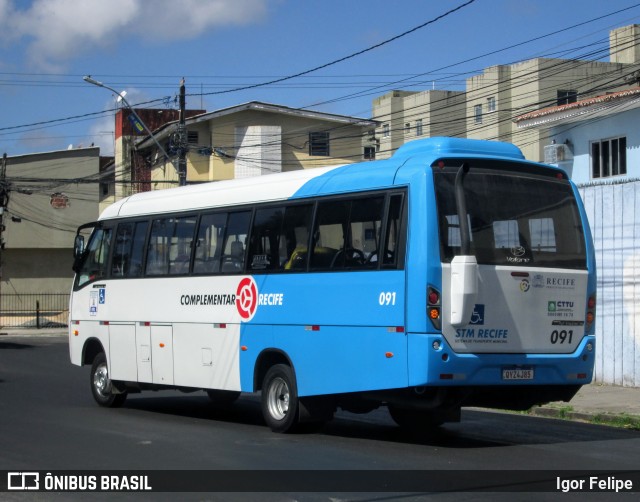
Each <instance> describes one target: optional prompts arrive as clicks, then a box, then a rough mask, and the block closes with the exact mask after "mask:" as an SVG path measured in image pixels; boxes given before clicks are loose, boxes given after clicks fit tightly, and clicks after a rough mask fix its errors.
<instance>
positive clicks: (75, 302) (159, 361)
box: [69, 138, 596, 432]
mask: <svg viewBox="0 0 640 502" xmlns="http://www.w3.org/2000/svg"><path fill="white" fill-rule="evenodd" d="M89 231H91V233H90V236H89V237H88V240H87V242H86V245H85V239H84V233H85V232H87V233H88V232H89ZM74 252H75V255H76V260H75V264H74V270H75V272H76V276H75V280H74V284H73V293H72V296H71V305H70V320H69V346H70V357H71V362H72V363H73V364H75V365H91V374H90V383H91V390H92V393H93V397H94V398H95V400H96V401H97V402H98V404H100V405H102V406H108V407H109V406H118V405H121V404H122V403H123V402H124V400H125V398H126V396H127V394H128V393H132V392H140V391H143V390H158V389H163V388H173V389H180V390H185V391H190V390H204V391H206V392H207V393H208V394H209V396H210V397H211V399H213V400H214V401H218V402H219V403H230V402H232V401H234V400H235V399H236V398H238V396H239V395H240V393H243V392H245V393H254V392H258V391H261V401H262V412H263V415H264V419H265V421H266V423H267V425H268V426H269V427H270V428H271V429H272V430H273V431H276V432H286V431H290V430H292V429H294V428H296V427H297V426H298V425H299V424H303V423H322V422H324V421H327V420H329V419H331V418H332V416H333V413H334V411H335V410H336V409H337V408H342V409H345V410H348V411H354V412H367V411H371V410H373V409H375V408H377V407H379V406H387V407H388V408H389V411H390V413H391V416H392V418H393V419H394V420H395V421H396V422H397V423H398V424H399V425H401V426H405V427H409V428H413V429H417V430H428V429H429V428H432V427H434V426H437V425H440V424H442V423H444V422H450V421H458V420H459V419H460V409H461V407H464V406H483V407H494V408H502V409H512V410H523V409H527V408H529V407H531V406H532V405H535V404H541V403H546V402H549V401H557V400H564V401H568V400H570V399H571V398H572V397H573V396H574V395H575V393H576V392H577V391H578V389H579V388H580V386H582V385H583V384H586V383H589V382H590V381H591V378H592V374H593V365H594V351H595V338H594V321H595V294H596V275H595V258H594V251H593V246H592V242H591V235H590V230H589V226H588V223H587V219H586V216H585V212H584V209H583V206H582V203H581V201H580V198H579V195H578V192H577V190H576V188H575V186H574V185H573V183H572V182H571V181H570V180H569V179H568V177H567V175H566V173H565V172H564V171H562V170H560V169H558V168H555V167H553V166H548V165H543V164H537V163H533V162H528V161H526V160H525V159H524V157H523V156H522V154H521V152H520V150H519V149H518V148H516V147H515V146H513V145H510V144H505V143H498V142H488V141H477V140H466V139H454V138H431V139H426V140H418V141H414V142H411V143H408V144H406V145H405V146H403V147H402V148H400V149H399V150H398V151H397V152H396V153H395V154H394V155H393V157H391V158H390V159H387V160H381V161H375V162H363V163H358V164H350V165H344V166H339V167H330V168H321V169H310V170H303V171H295V172H289V173H283V174H271V175H267V176H262V177H256V178H251V179H243V180H230V181H221V182H217V183H207V184H200V185H192V186H188V187H180V188H174V189H169V190H160V191H154V192H146V193H140V194H136V195H132V196H131V197H128V198H125V199H123V200H120V201H118V202H116V203H115V204H113V205H112V206H110V207H109V208H107V209H106V210H105V211H104V212H103V213H102V215H101V216H100V218H99V220H98V221H97V222H94V223H90V224H87V225H83V226H82V227H80V229H79V230H78V235H77V236H76V242H75V250H74Z"/></svg>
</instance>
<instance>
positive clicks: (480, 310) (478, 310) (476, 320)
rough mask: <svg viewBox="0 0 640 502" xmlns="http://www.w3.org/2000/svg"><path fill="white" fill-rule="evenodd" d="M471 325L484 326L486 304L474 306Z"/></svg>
mask: <svg viewBox="0 0 640 502" xmlns="http://www.w3.org/2000/svg"><path fill="white" fill-rule="evenodd" d="M469 324H476V325H482V324H484V304H475V305H474V306H473V312H472V313H471V320H470V321H469Z"/></svg>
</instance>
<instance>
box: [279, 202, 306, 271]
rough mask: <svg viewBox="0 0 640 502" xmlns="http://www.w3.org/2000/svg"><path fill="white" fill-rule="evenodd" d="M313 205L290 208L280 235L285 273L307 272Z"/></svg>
mask: <svg viewBox="0 0 640 502" xmlns="http://www.w3.org/2000/svg"><path fill="white" fill-rule="evenodd" d="M312 217H313V205H312V204H305V205H302V206H300V205H294V206H289V207H287V208H286V209H285V212H284V222H283V224H282V232H281V235H280V249H279V255H280V266H281V267H282V268H283V269H284V270H285V271H295V270H298V271H300V270H306V268H307V254H308V247H309V235H310V234H311V218H312Z"/></svg>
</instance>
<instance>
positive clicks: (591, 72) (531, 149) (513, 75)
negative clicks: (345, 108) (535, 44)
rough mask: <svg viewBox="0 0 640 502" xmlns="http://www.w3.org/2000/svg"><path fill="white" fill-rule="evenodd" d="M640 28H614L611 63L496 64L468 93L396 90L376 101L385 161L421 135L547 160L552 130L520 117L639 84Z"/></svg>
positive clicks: (545, 61) (468, 87)
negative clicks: (523, 124) (521, 122)
mask: <svg viewBox="0 0 640 502" xmlns="http://www.w3.org/2000/svg"><path fill="white" fill-rule="evenodd" d="M639 71H640V25H630V26H625V27H621V28H617V29H615V30H612V31H611V32H610V35H609V61H594V60H588V59H584V60H583V59H553V58H536V59H531V60H528V61H524V62H520V63H516V64H510V65H495V66H491V67H488V68H486V69H485V70H484V71H483V72H482V74H480V75H475V76H472V77H470V78H468V79H467V80H466V88H465V91H459V92H456V91H444V90H427V91H423V92H413V91H402V90H398V91H391V92H389V93H387V94H385V95H383V96H380V97H378V98H376V99H374V100H373V105H372V118H373V119H374V120H377V121H380V123H381V125H380V126H379V127H378V128H377V129H376V140H378V141H379V149H380V153H379V157H381V158H382V157H389V156H390V155H391V154H392V153H393V152H394V151H395V150H396V149H397V148H398V147H400V146H401V145H402V144H404V143H405V142H406V141H410V140H412V139H415V138H416V137H418V136H421V135H424V136H439V135H443V136H459V137H468V138H474V139H487V140H499V141H507V142H511V143H514V144H516V145H517V146H518V147H520V148H521V150H522V151H523V153H524V154H525V156H526V157H527V158H528V159H530V160H536V161H542V160H544V147H545V146H546V145H547V144H548V138H547V137H546V136H545V132H544V131H543V130H541V129H536V128H527V129H523V128H518V126H517V124H515V123H514V118H515V117H516V116H519V115H523V114H526V113H528V112H531V111H535V110H538V109H540V108H544V107H549V106H560V105H565V104H570V103H574V102H576V101H579V100H582V99H585V98H590V97H595V96H598V95H601V94H605V93H609V92H616V91H621V90H625V89H627V88H629V87H630V86H633V85H637V83H638V77H639V76H640V73H639Z"/></svg>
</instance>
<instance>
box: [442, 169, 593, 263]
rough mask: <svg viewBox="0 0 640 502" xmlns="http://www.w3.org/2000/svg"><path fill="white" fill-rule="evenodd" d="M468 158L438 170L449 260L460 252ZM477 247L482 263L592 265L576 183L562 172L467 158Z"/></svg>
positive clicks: (474, 248)
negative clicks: (460, 200)
mask: <svg viewBox="0 0 640 502" xmlns="http://www.w3.org/2000/svg"><path fill="white" fill-rule="evenodd" d="M462 162H463V161H462V160H459V161H457V160H456V161H451V160H448V161H446V166H445V167H443V168H434V185H435V191H436V199H437V206H438V216H439V217H438V221H439V226H440V228H439V230H440V251H441V258H442V261H443V262H445V263H446V262H450V261H451V260H452V258H453V257H454V256H455V255H458V254H461V253H460V246H461V239H460V231H459V217H458V211H457V208H456V201H455V189H454V186H455V177H456V173H457V170H458V167H459V166H460V165H462ZM464 162H468V163H469V165H470V170H469V172H468V174H467V175H466V177H465V180H464V197H465V200H466V206H467V207H466V209H467V221H468V223H469V227H470V230H471V236H470V237H471V250H472V253H473V254H474V255H475V256H476V259H477V262H478V264H481V265H482V264H485V265H510V266H522V267H554V268H573V269H586V249H585V238H584V232H583V228H582V224H581V221H580V214H579V211H578V206H577V203H576V200H575V197H574V194H573V190H572V187H571V184H570V183H569V181H568V180H566V179H558V178H557V177H556V176H555V174H556V173H557V171H551V170H550V169H545V168H544V167H542V168H540V169H541V171H540V173H536V172H534V171H533V170H532V169H530V168H528V166H527V165H521V164H517V163H507V162H496V161H483V160H477V161H474V160H471V161H470V160H465V161H464Z"/></svg>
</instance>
